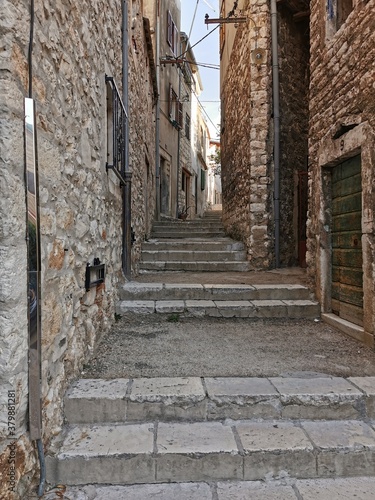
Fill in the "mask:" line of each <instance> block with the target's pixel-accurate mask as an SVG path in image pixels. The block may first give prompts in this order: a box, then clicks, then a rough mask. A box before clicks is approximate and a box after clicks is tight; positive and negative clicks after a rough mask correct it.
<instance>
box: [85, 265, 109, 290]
mask: <svg viewBox="0 0 375 500" xmlns="http://www.w3.org/2000/svg"><path fill="white" fill-rule="evenodd" d="M104 280H105V264H101V263H100V260H99V259H98V258H95V259H94V265H91V264H90V263H89V262H88V263H87V265H86V278H85V288H86V292H88V291H89V290H90V288H92V287H93V286H96V285H100V284H101V283H103V282H104Z"/></svg>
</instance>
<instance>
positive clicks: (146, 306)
mask: <svg viewBox="0 0 375 500" xmlns="http://www.w3.org/2000/svg"><path fill="white" fill-rule="evenodd" d="M116 312H117V313H118V314H124V313H135V314H151V313H154V312H155V302H154V301H153V300H122V301H120V302H118V303H117V304H116Z"/></svg>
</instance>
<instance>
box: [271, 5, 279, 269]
mask: <svg viewBox="0 0 375 500" xmlns="http://www.w3.org/2000/svg"><path fill="white" fill-rule="evenodd" d="M277 28H278V26H277V5H276V0H271V44H272V95H273V125H274V150H273V161H274V178H275V180H274V182H275V187H274V218H275V265H276V268H278V267H280V85H279V55H278V41H277Z"/></svg>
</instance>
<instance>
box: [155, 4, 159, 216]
mask: <svg viewBox="0 0 375 500" xmlns="http://www.w3.org/2000/svg"><path fill="white" fill-rule="evenodd" d="M155 37H156V50H155V52H156V53H155V58H156V82H157V87H158V95H157V101H156V112H155V184H156V185H155V188H156V207H155V208H156V210H155V218H156V220H159V219H160V0H158V1H157V4H156V33H155Z"/></svg>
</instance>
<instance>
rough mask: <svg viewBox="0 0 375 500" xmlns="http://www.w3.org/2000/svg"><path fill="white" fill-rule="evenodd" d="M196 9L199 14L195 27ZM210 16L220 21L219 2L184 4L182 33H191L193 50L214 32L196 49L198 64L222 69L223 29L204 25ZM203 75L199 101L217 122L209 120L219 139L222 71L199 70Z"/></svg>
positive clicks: (191, 0)
mask: <svg viewBox="0 0 375 500" xmlns="http://www.w3.org/2000/svg"><path fill="white" fill-rule="evenodd" d="M197 5H198V7H197ZM196 7H197V11H196V15H195V19H194V23H193V18H194V11H195V8H196ZM206 14H208V15H209V16H210V17H211V18H218V17H219V0H181V30H182V31H184V32H185V33H186V34H187V35H189V33H190V31H191V35H190V44H191V45H192V46H193V45H194V44H196V43H197V42H199V40H200V39H201V38H203V37H204V36H205V35H207V34H208V33H210V32H212V33H211V34H210V35H209V36H208V37H207V38H205V39H204V40H202V41H201V42H199V43H198V44H197V45H196V46H195V47H193V52H194V56H195V60H196V61H197V63H202V64H216V65H219V64H220V55H219V29H218V28H217V29H216V30H215V28H216V27H217V24H208V25H206V24H204V20H205V15H206ZM207 28H208V29H207ZM213 30H215V31H213ZM199 73H200V76H201V80H202V84H203V92H202V93H201V95H200V96H199V100H200V102H201V103H202V106H203V108H204V110H205V111H206V113H207V114H208V116H209V117H210V119H211V121H212V122H213V124H212V123H211V122H210V120H209V119H208V118H207V116H206V118H207V124H208V126H209V129H210V134H211V138H212V139H215V138H217V137H219V123H220V89H219V86H220V71H219V70H218V69H209V68H205V67H203V66H199ZM209 101H214V102H209ZM203 114H204V113H203ZM214 125H215V126H216V129H215V127H214Z"/></svg>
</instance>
